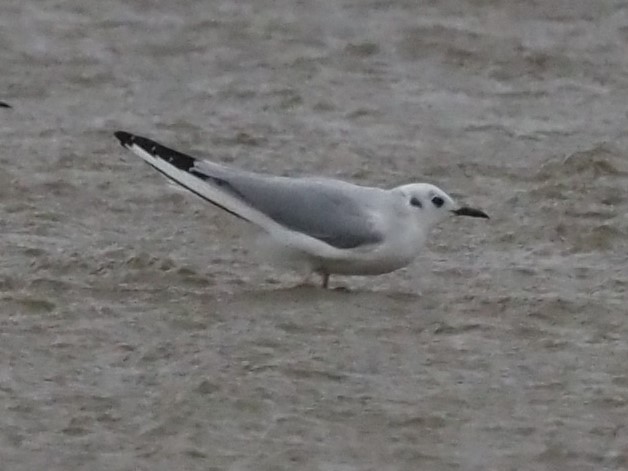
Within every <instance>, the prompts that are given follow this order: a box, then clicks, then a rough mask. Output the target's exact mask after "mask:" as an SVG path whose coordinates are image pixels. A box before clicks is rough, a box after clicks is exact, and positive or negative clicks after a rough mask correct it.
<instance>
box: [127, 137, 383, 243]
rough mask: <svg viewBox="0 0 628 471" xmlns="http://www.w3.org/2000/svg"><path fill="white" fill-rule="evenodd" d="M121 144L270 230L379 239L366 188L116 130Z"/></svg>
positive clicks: (334, 239) (331, 239)
mask: <svg viewBox="0 0 628 471" xmlns="http://www.w3.org/2000/svg"><path fill="white" fill-rule="evenodd" d="M115 136H116V137H117V138H118V139H119V140H120V143H121V144H122V146H124V147H126V148H127V149H130V150H131V151H132V152H134V153H135V154H137V155H138V156H139V157H141V158H142V159H143V160H144V161H146V162H147V163H148V164H150V165H151V166H152V167H154V168H155V169H156V170H158V171H159V172H161V173H162V174H164V175H165V176H166V177H168V178H170V179H171V180H173V181H175V182H176V183H178V184H179V185H181V186H183V187H185V188H187V189H188V190H190V191H191V192H193V193H195V194H196V195H198V196H199V197H201V198H203V199H204V200H206V201H208V202H210V203H212V204H215V205H216V206H218V207H220V208H222V209H224V210H225V211H228V212H229V213H231V214H234V215H235V216H237V217H239V218H242V219H245V220H247V221H249V222H252V223H254V224H257V225H258V226H260V227H262V228H263V229H265V230H267V231H269V232H272V231H274V230H276V229H277V226H279V227H281V228H284V229H289V230H292V231H296V232H301V233H304V234H307V235H308V236H310V237H313V238H316V239H318V240H321V241H323V242H325V243H327V244H329V245H331V246H333V247H336V248H339V249H351V248H356V247H359V246H363V245H368V244H374V243H377V242H379V241H381V240H382V234H381V232H380V231H379V230H378V229H377V227H376V223H375V221H374V220H373V218H372V217H371V213H370V212H369V210H368V205H366V204H362V200H361V198H360V196H361V195H362V194H364V199H365V201H367V200H368V199H369V197H370V195H367V193H368V192H369V191H372V190H369V189H365V188H362V187H358V186H355V185H350V184H347V183H342V182H337V181H329V180H322V179H309V178H287V177H275V176H270V175H261V174H257V173H252V172H244V171H241V170H238V169H234V168H231V167H226V166H224V165H220V164H216V163H213V162H209V161H207V160H199V159H196V158H194V157H191V156H189V155H186V154H183V153H181V152H177V151H175V150H173V149H169V148H167V147H165V146H163V145H161V144H159V143H157V142H155V141H153V140H150V139H147V138H144V137H141V136H136V135H133V134H129V133H126V132H122V131H118V132H116V133H115Z"/></svg>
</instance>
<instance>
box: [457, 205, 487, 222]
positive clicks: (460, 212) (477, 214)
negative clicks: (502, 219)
mask: <svg viewBox="0 0 628 471" xmlns="http://www.w3.org/2000/svg"><path fill="white" fill-rule="evenodd" d="M451 212H452V213H454V214H455V215H456V216H470V217H472V218H484V219H489V217H488V214H486V213H485V212H484V211H480V210H479V209H475V208H469V207H468V206H463V207H461V208H458V209H454V210H452V211H451Z"/></svg>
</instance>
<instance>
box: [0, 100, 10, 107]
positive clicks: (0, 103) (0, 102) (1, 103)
mask: <svg viewBox="0 0 628 471" xmlns="http://www.w3.org/2000/svg"><path fill="white" fill-rule="evenodd" d="M0 108H13V107H12V106H11V105H9V104H8V103H5V102H4V101H0Z"/></svg>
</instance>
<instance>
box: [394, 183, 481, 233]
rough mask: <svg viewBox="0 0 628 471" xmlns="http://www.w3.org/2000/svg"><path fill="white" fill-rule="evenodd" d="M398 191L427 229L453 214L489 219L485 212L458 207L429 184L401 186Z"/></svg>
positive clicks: (449, 197)
mask: <svg viewBox="0 0 628 471" xmlns="http://www.w3.org/2000/svg"><path fill="white" fill-rule="evenodd" d="M396 190H397V191H399V192H400V193H401V194H402V195H403V197H404V199H405V200H406V204H407V205H408V206H409V208H411V210H412V211H413V212H416V215H417V218H418V219H419V220H420V221H421V224H422V225H424V226H425V228H426V229H429V228H430V227H432V226H435V225H436V224H438V223H439V222H440V221H442V220H443V219H445V218H446V217H447V216H451V215H452V214H454V215H456V216H471V217H479V218H486V219H488V215H487V214H486V213H485V212H484V211H481V210H479V209H474V208H469V207H468V206H458V205H457V204H456V202H455V201H454V200H453V199H452V198H451V196H449V195H448V194H447V193H445V192H444V191H443V190H441V189H440V188H438V187H437V186H435V185H430V184H429V183H411V184H409V185H403V186H399V187H397V188H396Z"/></svg>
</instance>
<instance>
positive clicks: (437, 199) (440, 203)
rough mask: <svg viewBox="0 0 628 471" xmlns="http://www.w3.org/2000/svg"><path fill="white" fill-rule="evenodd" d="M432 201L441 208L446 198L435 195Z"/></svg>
mask: <svg viewBox="0 0 628 471" xmlns="http://www.w3.org/2000/svg"><path fill="white" fill-rule="evenodd" d="M432 203H433V204H434V206H436V207H437V208H440V207H441V206H442V205H444V204H445V200H444V199H442V198H441V197H440V196H435V197H434V198H432Z"/></svg>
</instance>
